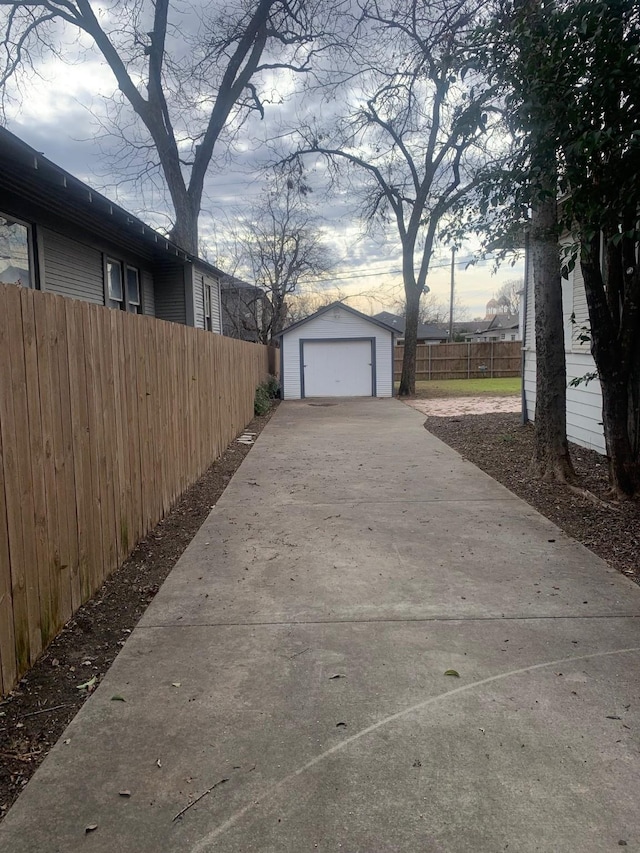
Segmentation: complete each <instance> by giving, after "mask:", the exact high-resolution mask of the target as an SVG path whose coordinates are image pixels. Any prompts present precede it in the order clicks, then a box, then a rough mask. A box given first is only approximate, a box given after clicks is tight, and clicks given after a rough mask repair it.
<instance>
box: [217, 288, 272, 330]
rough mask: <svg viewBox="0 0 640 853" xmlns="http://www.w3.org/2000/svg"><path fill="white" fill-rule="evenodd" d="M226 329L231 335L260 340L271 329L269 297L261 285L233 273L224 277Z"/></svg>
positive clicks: (224, 321) (223, 292)
mask: <svg viewBox="0 0 640 853" xmlns="http://www.w3.org/2000/svg"><path fill="white" fill-rule="evenodd" d="M220 295H221V300H222V302H221V304H222V331H223V333H224V334H225V335H228V336H229V337H231V338H239V339H240V340H242V341H253V342H254V343H260V342H263V341H264V338H265V333H268V330H269V308H270V303H269V298H268V297H267V294H266V293H265V292H264V290H262V288H260V287H256V286H255V284H249V283H248V282H246V281H242V279H239V278H236V277H235V276H232V275H225V276H223V278H222V279H221V280H220Z"/></svg>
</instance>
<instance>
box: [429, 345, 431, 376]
mask: <svg viewBox="0 0 640 853" xmlns="http://www.w3.org/2000/svg"><path fill="white" fill-rule="evenodd" d="M429 379H431V347H429Z"/></svg>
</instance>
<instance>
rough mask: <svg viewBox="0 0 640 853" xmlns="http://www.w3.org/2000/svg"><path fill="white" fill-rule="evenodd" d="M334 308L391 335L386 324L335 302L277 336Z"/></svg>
mask: <svg viewBox="0 0 640 853" xmlns="http://www.w3.org/2000/svg"><path fill="white" fill-rule="evenodd" d="M334 308H342V309H343V310H344V311H348V312H349V314H353V316H354V317H360V318H361V319H362V320H367V321H368V322H369V323H372V324H373V325H374V326H379V327H380V328H381V329H384V330H385V332H389V333H390V334H392V330H391V329H390V328H389V326H388V325H387V324H386V323H381V322H380V321H379V320H376V318H375V317H370V316H369V315H368V314H363V313H362V311H356V309H355V308H351V307H350V306H349V305H345V304H344V302H340V301H336V302H332V303H331V304H330V305H325V307H324V308H320V310H319V311H316V312H315V313H314V314H310V315H309V316H308V317H305V318H304V319H303V320H297V321H296V322H295V323H292V324H291V325H290V326H287V328H286V329H283V330H282V331H281V332H280V334H279V335H278V337H279V338H281V337H282V336H283V335H286V334H287V333H288V332H290V331H292V330H293V329H297V328H298V326H302V325H303V324H304V323H308V322H309V321H310V320H314V319H315V318H316V317H321V316H322V315H323V314H326V313H328V312H329V311H332V310H333V309H334Z"/></svg>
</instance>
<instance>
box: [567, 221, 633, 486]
mask: <svg viewBox="0 0 640 853" xmlns="http://www.w3.org/2000/svg"><path fill="white" fill-rule="evenodd" d="M599 243H600V241H599V237H595V238H594V239H592V240H591V241H587V240H583V241H582V244H581V247H580V266H581V268H582V276H583V279H584V287H585V293H586V297H587V304H588V306H589V319H590V325H591V354H592V355H593V360H594V361H595V363H596V367H597V368H598V376H599V378H600V387H601V389H602V424H603V427H604V437H605V443H606V448H607V456H608V458H609V477H610V480H611V489H612V492H613V493H614V495H615V496H616V497H618V498H629V497H635V496H637V495H638V494H640V463H639V460H638V455H637V453H636V452H634V447H633V444H632V439H635V438H636V431H635V426H636V425H635V423H634V422H633V421H634V420H635V418H637V410H634V408H633V402H634V401H635V400H637V389H635V388H633V387H631V386H632V383H633V381H634V379H636V380H637V373H636V370H635V368H636V367H637V352H634V353H633V357H632V358H631V359H628V358H627V359H625V358H624V357H623V353H622V352H621V346H620V342H619V340H618V334H617V329H616V326H614V323H613V320H612V317H611V315H610V313H609V307H608V305H607V301H606V300H607V295H606V291H605V287H604V282H603V280H602V271H601V268H600V252H599ZM636 350H637V346H636ZM630 400H631V402H632V406H631V408H630V405H629V404H630Z"/></svg>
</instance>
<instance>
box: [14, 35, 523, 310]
mask: <svg viewBox="0 0 640 853" xmlns="http://www.w3.org/2000/svg"><path fill="white" fill-rule="evenodd" d="M86 46H87V45H86V44H85V47H86ZM71 54H73V55H74V57H75V61H74V62H73V63H72V64H65V63H63V62H61V61H59V60H58V59H56V58H54V57H51V56H49V57H47V58H44V59H43V60H41V61H39V62H38V63H36V67H37V72H38V75H37V76H35V75H31V77H28V76H27V75H21V76H20V77H19V78H17V81H16V82H17V83H19V89H20V91H19V92H18V93H16V92H15V91H14V92H13V94H14V95H15V97H13V98H12V99H11V100H10V102H9V103H8V104H7V105H6V107H5V124H6V126H7V128H8V129H9V130H11V131H12V132H13V133H15V134H16V135H17V136H19V137H20V138H22V139H23V140H24V141H26V142H27V143H28V144H30V145H32V146H33V147H34V148H36V149H37V150H39V151H41V152H42V153H43V154H44V155H45V156H46V157H48V158H49V159H50V160H52V161H53V162H55V163H57V164H58V165H59V166H61V167H62V168H64V169H66V170H68V171H69V172H71V173H72V174H74V175H75V176H76V177H78V178H80V179H81V180H83V181H85V182H86V183H88V184H90V185H92V186H94V187H95V188H97V189H99V190H100V191H102V192H104V194H105V195H107V196H108V197H110V198H113V199H114V200H115V201H117V202H118V203H120V204H121V205H122V206H123V207H125V208H127V209H129V210H131V212H133V213H135V214H136V215H138V216H140V217H141V218H142V219H143V220H145V221H146V222H148V223H149V224H150V225H152V226H154V227H156V228H158V229H159V230H163V228H168V226H169V224H170V218H169V214H170V211H169V210H168V209H167V206H166V204H165V202H164V200H163V198H162V196H161V194H159V193H158V192H157V191H156V190H155V188H154V187H152V186H150V185H147V186H139V185H138V186H132V185H131V184H126V183H125V184H123V183H122V181H121V175H120V174H119V173H118V171H117V168H116V164H115V163H113V162H110V159H109V156H108V155H109V152H110V148H111V147H112V142H111V140H110V139H109V138H108V137H105V135H104V123H105V121H106V105H107V104H108V102H109V99H110V97H111V96H112V94H113V92H114V90H115V85H114V80H113V77H112V74H111V71H110V69H109V68H108V67H107V65H106V63H105V62H104V61H103V60H101V59H100V57H99V56H98V55H97V54H95V53H93V52H92V51H91V50H84V51H83V52H82V54H81V55H80V54H78V45H77V44H76V45H75V46H74V47H73V50H71V49H70V54H67V55H71ZM267 88H269V89H270V91H271V93H272V96H273V100H274V101H281V103H279V104H277V103H274V104H268V105H267V106H266V108H265V117H264V120H263V121H260V122H257V121H255V120H253V121H251V122H249V123H248V124H247V125H246V126H245V127H244V128H243V129H242V130H241V131H240V132H239V134H238V135H237V137H236V139H235V141H234V143H233V145H232V150H231V152H230V156H228V157H225V159H224V162H221V163H217V164H214V165H213V167H212V168H211V169H210V172H209V176H208V178H207V183H206V187H205V198H204V201H203V211H202V214H201V219H200V234H201V239H202V241H203V243H204V246H205V250H206V257H207V258H208V259H209V260H213V261H214V262H218V263H220V262H224V258H225V250H224V243H225V236H226V233H227V231H228V224H229V223H230V222H232V221H233V220H234V218H235V217H237V216H250V215H251V210H252V208H253V206H254V205H255V203H256V200H257V199H258V196H259V194H260V191H261V189H262V188H263V186H264V182H265V177H264V172H263V169H262V167H263V166H264V164H265V163H266V162H268V161H269V159H270V158H271V157H273V151H272V150H271V149H270V148H269V145H268V144H266V142H265V140H268V139H269V138H272V137H273V136H274V135H276V134H278V133H280V132H281V129H282V127H283V126H284V125H287V124H289V125H293V126H294V125H295V121H296V115H297V114H298V113H299V112H300V110H301V109H303V111H304V114H305V115H307V116H308V115H310V114H311V115H320V116H321V115H322V113H323V111H325V112H326V111H327V110H331V109H332V108H333V109H336V108H337V107H336V106H335V104H334V106H333V107H331V106H327V104H326V102H325V103H323V102H322V101H321V99H320V97H319V96H316V100H314V96H313V94H311V95H310V94H309V93H307V94H306V95H305V97H304V103H303V106H301V103H302V102H301V101H300V99H297V100H296V96H295V82H294V81H292V79H291V75H289V76H286V75H282V74H279V75H272V78H271V79H270V80H269V81H268V86H267ZM101 125H102V126H101ZM307 165H308V166H309V167H310V171H309V176H308V177H309V181H310V183H311V186H312V188H313V193H312V196H311V198H312V205H313V210H314V213H315V215H316V216H317V217H318V220H319V222H320V227H321V229H322V233H323V237H324V239H325V241H326V243H327V246H328V247H329V250H330V252H331V254H332V256H333V258H334V260H335V268H334V271H333V273H332V274H331V275H330V276H329V277H328V278H327V279H326V280H324V281H323V282H322V283H321V284H319V285H318V286H319V287H322V288H323V289H325V290H328V291H329V292H330V293H332V294H333V293H335V294H336V295H338V294H339V295H340V296H348V297H349V304H351V305H352V306H353V307H355V308H358V309H359V310H362V311H364V312H365V313H375V312H377V311H380V310H385V309H387V310H389V309H391V310H392V309H393V307H394V303H396V302H397V301H398V300H401V299H402V295H403V289H402V276H401V271H400V270H401V260H400V258H401V254H400V250H399V244H398V239H397V237H395V238H394V232H393V230H391V231H389V232H388V233H387V234H384V233H382V231H380V230H377V231H376V232H374V233H367V232H366V229H365V228H364V226H363V223H362V222H361V221H360V218H359V213H358V207H357V204H356V201H355V199H354V198H353V196H352V194H351V193H350V192H349V191H348V189H345V187H342V188H341V189H340V190H339V191H337V192H332V191H330V188H329V187H328V185H327V182H326V180H325V177H326V175H325V170H324V168H323V166H322V164H321V163H320V162H319V161H316V162H309V160H308V161H307ZM475 249H476V246H475V244H474V243H473V242H472V241H470V242H469V243H468V244H467V245H465V246H463V247H462V249H461V250H460V251H459V252H458V253H457V263H456V266H455V292H456V301H457V302H458V304H459V305H460V306H462V308H463V309H464V316H463V317H461V318H460V319H473V318H476V317H483V316H484V315H485V306H486V303H487V301H488V300H489V299H490V298H491V297H492V296H493V295H494V294H495V292H496V291H497V290H498V289H499V288H500V286H501V285H502V284H503V283H504V282H506V281H511V280H514V279H519V278H522V276H523V263H522V260H519V261H518V262H516V263H515V265H512V264H511V263H509V262H504V263H503V264H502V266H501V267H500V268H499V269H498V270H497V271H495V269H494V265H493V262H492V261H491V260H487V261H483V262H478V263H475V264H474V265H471V266H470V265H469V261H470V260H471V259H472V258H473V256H474V251H475ZM450 263H451V253H450V250H449V249H448V248H446V247H442V248H441V249H439V250H437V251H436V254H435V256H434V258H433V260H432V263H431V269H430V273H429V277H428V280H427V284H428V286H429V288H430V290H431V292H432V293H433V294H434V295H435V299H436V300H437V302H438V303H441V304H442V305H443V306H446V305H448V303H449V293H450V280H451V271H450ZM221 265H223V268H224V263H221Z"/></svg>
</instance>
